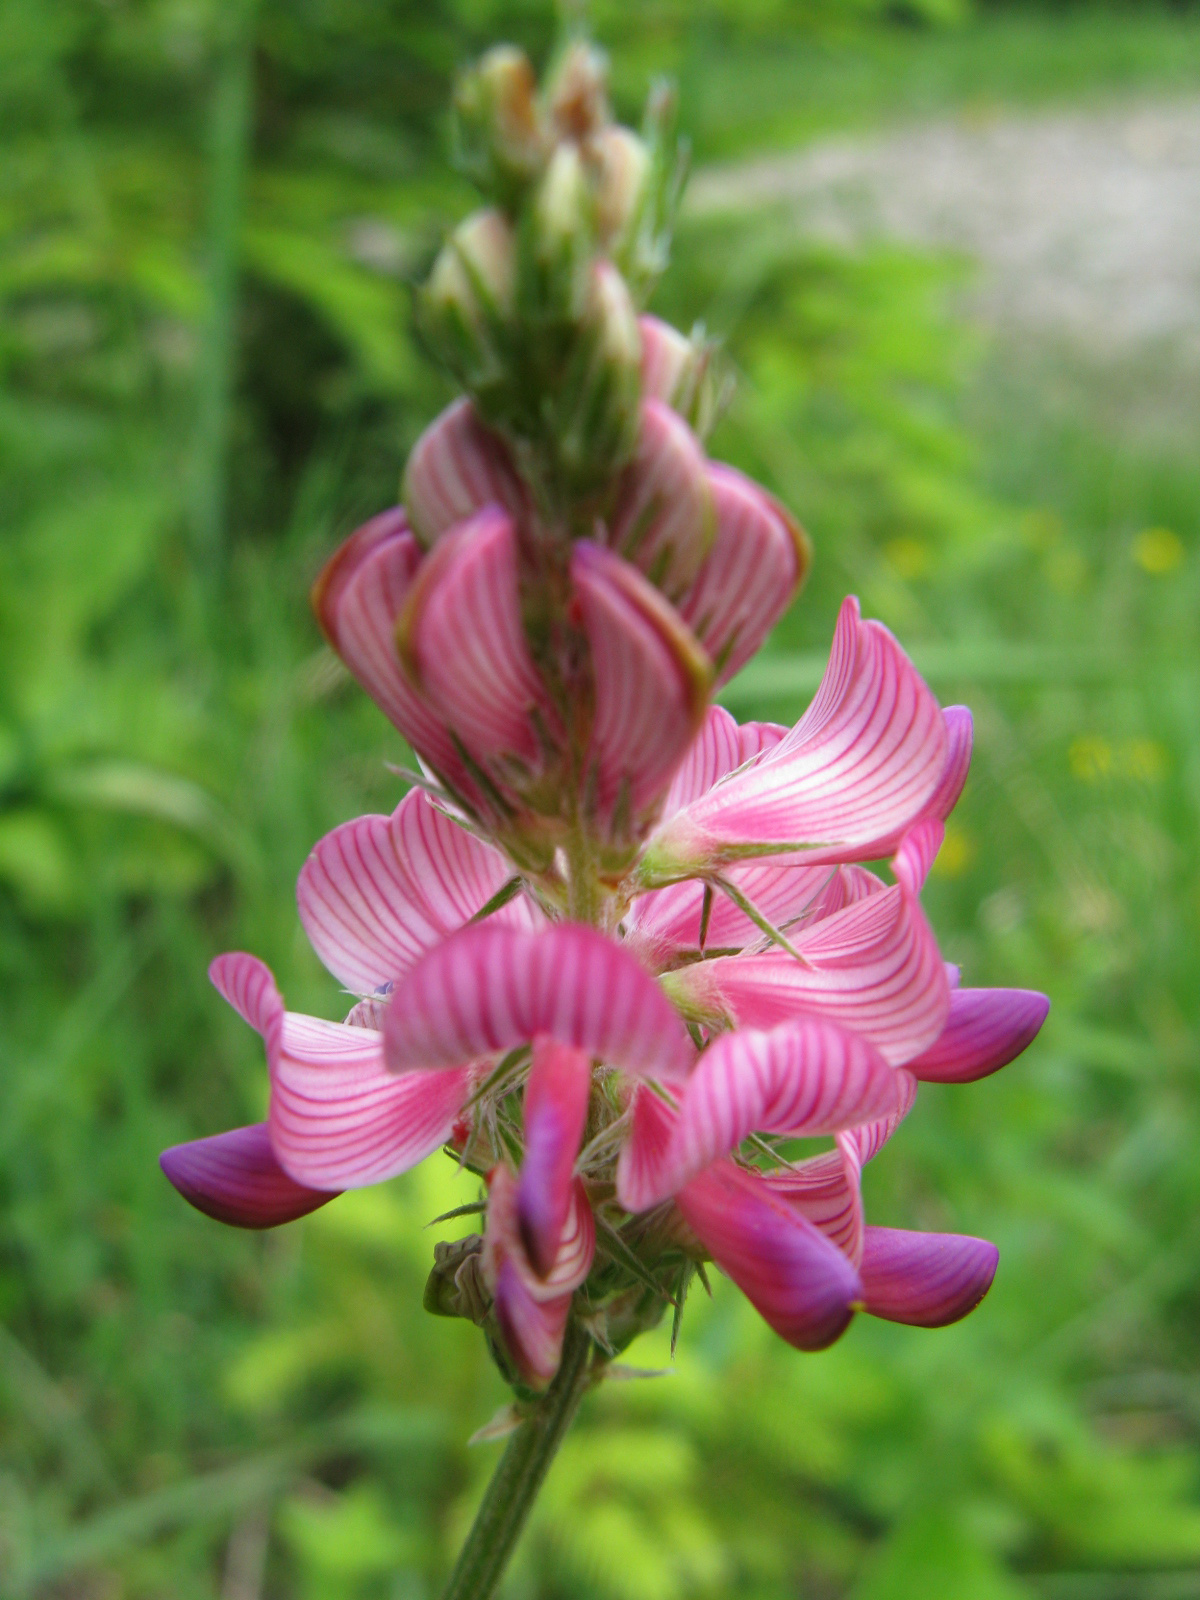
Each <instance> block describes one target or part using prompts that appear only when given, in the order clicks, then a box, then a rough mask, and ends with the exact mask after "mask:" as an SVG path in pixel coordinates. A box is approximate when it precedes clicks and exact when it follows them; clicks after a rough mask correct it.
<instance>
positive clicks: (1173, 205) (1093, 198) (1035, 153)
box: [689, 100, 1200, 365]
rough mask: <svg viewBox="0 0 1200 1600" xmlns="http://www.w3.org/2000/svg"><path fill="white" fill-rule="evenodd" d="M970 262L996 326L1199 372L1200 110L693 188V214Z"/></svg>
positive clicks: (1194, 106) (828, 148) (943, 144)
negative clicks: (1147, 353) (775, 215)
mask: <svg viewBox="0 0 1200 1600" xmlns="http://www.w3.org/2000/svg"><path fill="white" fill-rule="evenodd" d="M764 205H778V206H781V207H784V208H786V209H787V210H789V211H791V212H793V213H794V214H795V215H796V218H797V220H798V222H800V223H801V225H802V226H803V227H804V228H805V229H806V230H807V231H810V232H811V233H812V234H814V235H815V236H817V237H819V238H822V239H829V240H834V241H837V242H841V243H848V244H854V243H857V242H860V241H862V240H865V239H869V238H871V237H879V236H886V237H893V238H899V239H904V240H909V241H912V242H914V243H918V244H924V245H933V246H941V247H948V248H951V249H956V250H962V251H964V252H965V253H967V254H968V255H970V256H973V257H975V258H976V259H977V260H978V261H979V263H980V265H981V268H982V271H981V274H980V279H979V285H978V291H977V293H978V303H979V305H980V307H981V309H982V310H983V311H984V312H985V313H986V314H987V315H989V316H990V317H992V318H994V319H997V320H1002V321H1006V322H1010V323H1011V322H1014V321H1015V322H1018V323H1020V324H1022V325H1024V326H1025V327H1027V328H1031V329H1033V330H1036V331H1039V332H1042V333H1048V332H1054V333H1063V332H1065V333H1067V334H1069V335H1073V336H1075V337H1077V338H1079V339H1081V340H1082V341H1083V342H1084V343H1085V344H1086V345H1087V346H1088V347H1089V348H1091V349H1093V350H1094V351H1096V352H1097V353H1101V352H1105V351H1109V352H1112V353H1114V354H1117V353H1122V352H1128V351H1130V350H1132V349H1137V348H1141V347H1145V346H1146V345H1147V344H1148V343H1159V344H1166V343H1169V344H1170V345H1171V347H1172V348H1173V349H1174V350H1175V351H1176V353H1183V354H1185V355H1186V357H1187V360H1188V363H1189V365H1190V364H1191V362H1192V361H1193V360H1196V361H1200V101H1196V100H1188V101H1182V102H1174V103H1170V102H1168V103H1165V104H1164V103H1156V104H1153V105H1148V104H1139V105H1129V106H1125V107H1120V108H1110V109H1108V110H1103V111H1071V112H1065V113H1059V114H1055V115H1044V114H1040V115H1033V114H1030V115H1029V116H1022V117H1015V116H1012V115H1005V116H997V117H996V118H994V119H990V120H983V119H976V120H973V121H969V120H960V121H955V122H944V123H936V124H932V125H927V126H923V127H909V128H899V129H896V130H894V131H892V132H889V133H887V134H886V135H879V136H875V137H863V138H854V139H838V140H829V141H825V142H822V143H820V144H815V145H812V146H810V147H809V148H807V149H805V150H803V151H801V152H799V153H797V154H794V155H787V156H780V157H772V158H769V159H764V160H760V161H755V162H752V163H749V164H745V165H740V166H737V167H727V168H709V169H707V170H705V171H703V172H699V173H697V174H696V177H695V179H694V180H693V183H692V186H691V189H690V191H689V207H690V209H691V210H693V211H694V212H701V211H737V210H744V209H750V208H759V207H762V206H764Z"/></svg>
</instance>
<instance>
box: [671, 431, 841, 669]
mask: <svg viewBox="0 0 1200 1600" xmlns="http://www.w3.org/2000/svg"><path fill="white" fill-rule="evenodd" d="M708 483H709V489H710V491H711V493H712V498H713V509H714V513H715V516H716V537H715V538H714V540H713V546H712V549H711V550H710V551H709V553H708V556H707V557H706V559H705V562H704V565H703V566H702V567H701V569H700V571H699V573H698V574H697V576H696V579H695V582H694V583H693V584H692V585H691V587H690V588H689V589H688V592H687V593H686V594H685V595H684V596H683V597H682V599H681V600H680V602H679V612H680V615H681V616H682V617H683V620H684V621H685V622H686V623H687V624H688V626H689V627H690V628H691V630H692V632H693V633H694V634H695V635H696V637H697V639H699V641H700V643H701V644H702V645H703V646H704V648H705V649H706V650H707V651H708V653H709V655H710V656H711V657H712V660H713V664H714V666H715V667H716V672H717V682H718V683H719V684H720V683H727V682H728V681H729V679H730V678H732V677H733V675H734V673H736V672H740V671H741V669H742V667H744V666H745V664H746V662H747V661H749V660H750V657H751V656H753V655H754V654H755V653H756V652H757V651H758V649H759V648H760V646H761V645H762V643H763V641H764V639H765V638H766V637H767V635H768V633H770V631H771V629H772V628H773V627H774V626H775V624H776V623H777V622H778V621H779V619H780V617H781V616H782V615H783V613H784V612H785V611H786V610H787V608H788V606H789V605H790V604H791V603H792V600H793V599H794V598H795V596H796V593H797V591H798V590H799V588H800V586H801V584H802V583H803V582H804V579H805V577H806V576H807V575H808V568H809V563H810V561H811V560H812V547H811V545H810V544H809V542H808V536H807V534H806V533H805V532H804V529H803V528H802V527H801V526H800V524H799V523H798V522H797V521H796V520H795V519H794V518H793V517H792V516H791V515H790V514H789V513H788V512H787V511H786V510H785V509H784V508H783V506H781V505H780V503H779V502H778V501H777V500H776V499H774V498H773V497H772V496H771V495H769V494H768V493H767V492H766V490H765V489H760V488H759V486H758V485H757V484H756V483H752V482H751V480H750V479H749V478H746V477H743V475H742V474H741V473H740V472H736V471H735V470H734V469H733V468H732V467H726V466H723V465H721V464H720V463H719V462H709V464H708Z"/></svg>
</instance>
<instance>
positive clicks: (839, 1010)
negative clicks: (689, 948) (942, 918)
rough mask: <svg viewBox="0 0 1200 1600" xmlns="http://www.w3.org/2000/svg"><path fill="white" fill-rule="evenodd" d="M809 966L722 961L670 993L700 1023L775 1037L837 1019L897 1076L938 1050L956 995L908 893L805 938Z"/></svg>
mask: <svg viewBox="0 0 1200 1600" xmlns="http://www.w3.org/2000/svg"><path fill="white" fill-rule="evenodd" d="M792 942H793V945H794V946H795V948H796V949H797V950H798V951H799V953H800V955H801V956H802V957H803V961H797V960H796V959H795V958H794V957H792V956H791V955H789V954H787V952H786V951H783V950H780V949H778V948H771V949H769V950H766V951H763V952H761V953H753V952H751V953H747V954H743V955H737V956H718V957H716V958H715V959H713V960H711V961H699V962H696V963H695V964H693V965H691V966H686V967H682V968H680V969H679V970H678V971H675V972H669V973H667V974H666V975H665V976H664V978H663V980H662V981H663V984H664V987H666V988H667V990H668V991H669V993H670V994H671V997H672V999H674V1000H675V1001H676V1003H677V1004H679V1005H681V1006H682V1007H683V1008H684V1010H685V1011H687V1012H690V1013H691V1014H692V1015H694V1016H697V1017H698V1018H699V1019H700V1020H704V1019H705V1018H712V1019H714V1020H718V1019H726V1020H728V1021H730V1022H732V1023H733V1024H734V1025H735V1026H736V1027H739V1028H773V1027H775V1026H777V1025H778V1024H779V1023H781V1022H786V1021H788V1020H790V1019H791V1018H793V1017H799V1016H819V1017H827V1018H828V1019H829V1020H830V1021H832V1022H836V1023H838V1024H839V1026H841V1027H843V1028H846V1029H848V1030H849V1031H850V1032H851V1033H858V1034H861V1035H862V1036H863V1037H864V1038H865V1039H868V1040H870V1042H871V1043H872V1044H873V1045H874V1046H875V1047H876V1049H877V1050H879V1051H880V1053H881V1054H882V1055H883V1057H884V1058H885V1060H887V1061H889V1062H891V1064H892V1065H893V1066H899V1065H903V1064H904V1063H905V1062H907V1061H910V1060H912V1059H913V1058H914V1057H915V1056H918V1055H920V1054H921V1052H922V1051H923V1050H926V1049H928V1047H929V1046H930V1045H931V1044H932V1043H933V1042H934V1040H935V1039H936V1038H937V1037H938V1035H939V1034H940V1033H941V1031H942V1028H943V1026H944V1025H945V1021H946V1016H947V1014H948V1012H949V1009H950V991H949V985H948V983H947V981H946V973H945V968H944V967H943V965H942V961H941V957H940V955H939V954H938V948H937V943H936V941H935V940H934V937H933V932H932V930H931V929H930V927H929V924H928V923H927V922H926V920H925V917H924V915H923V914H922V912H921V908H920V905H919V904H918V902H917V901H916V899H915V897H914V896H912V895H910V894H909V893H908V892H907V891H906V890H905V889H904V888H903V886H902V885H896V886H895V887H894V888H891V889H884V890H882V891H881V892H879V893H877V894H872V895H868V896H867V897H866V898H865V899H862V900H858V901H855V903H854V904H853V905H849V906H847V907H845V909H844V910H842V911H839V912H837V913H836V914H835V915H833V916H831V917H826V918H825V919H824V920H823V921H820V922H817V923H814V924H812V925H811V926H810V927H808V928H805V929H803V930H801V931H800V932H799V933H798V934H797V935H796V937H795V939H794V940H793V941H792Z"/></svg>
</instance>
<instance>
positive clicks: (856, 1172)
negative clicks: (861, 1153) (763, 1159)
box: [763, 1138, 863, 1266]
mask: <svg viewBox="0 0 1200 1600" xmlns="http://www.w3.org/2000/svg"><path fill="white" fill-rule="evenodd" d="M861 1176H862V1168H861V1166H860V1164H859V1160H858V1152H857V1150H856V1149H855V1148H854V1146H853V1145H852V1144H851V1143H850V1141H848V1140H846V1139H844V1138H841V1139H839V1140H838V1144H837V1148H836V1149H835V1150H825V1151H822V1153H821V1154H820V1155H819V1156H810V1157H809V1159H808V1160H807V1161H798V1162H796V1163H795V1165H793V1166H791V1167H779V1168H777V1169H776V1170H775V1171H774V1172H767V1173H764V1174H763V1178H764V1181H765V1182H766V1184H767V1185H768V1187H769V1188H770V1189H771V1191H772V1193H774V1194H776V1195H778V1197H779V1198H780V1199H781V1200H783V1201H785V1202H786V1204H788V1205H789V1206H794V1207H795V1208H796V1210H797V1211H799V1212H800V1213H801V1214H802V1215H803V1216H806V1217H807V1218H808V1220H809V1221H810V1222H811V1223H812V1224H813V1226H814V1227H816V1228H819V1229H820V1230H821V1232H822V1233H823V1234H824V1235H825V1237H826V1238H827V1239H828V1240H829V1241H830V1243H831V1244H835V1245H836V1246H837V1247H838V1249H839V1250H840V1251H841V1252H842V1254H843V1255H844V1256H846V1258H847V1259H848V1260H849V1261H850V1262H851V1264H852V1265H854V1266H857V1265H858V1262H859V1260H860V1259H861V1257H862V1240H863V1203H862V1189H861V1188H860V1186H859V1180H860V1178H861Z"/></svg>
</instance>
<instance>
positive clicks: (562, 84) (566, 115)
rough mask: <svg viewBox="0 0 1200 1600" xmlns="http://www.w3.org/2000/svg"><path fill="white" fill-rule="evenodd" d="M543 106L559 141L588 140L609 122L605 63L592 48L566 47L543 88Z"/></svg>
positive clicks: (601, 54)
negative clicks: (544, 101)
mask: <svg viewBox="0 0 1200 1600" xmlns="http://www.w3.org/2000/svg"><path fill="white" fill-rule="evenodd" d="M546 104H547V109H548V110H549V113H550V119H551V122H552V123H553V125H554V131H555V133H556V134H557V135H558V137H559V138H560V139H588V138H590V137H591V136H592V135H593V134H594V133H598V132H599V131H600V129H601V128H603V127H606V126H607V124H608V123H609V122H610V121H611V120H612V113H611V111H610V110H609V105H608V59H607V57H606V56H605V55H604V52H603V51H602V50H597V49H596V47H595V46H594V45H590V44H585V43H584V42H583V41H582V40H576V42H575V43H574V44H571V45H568V47H567V49H566V50H565V51H564V52H563V54H562V56H561V57H560V59H559V61H558V64H557V66H556V67H555V68H554V70H553V72H552V73H551V76H550V81H549V83H548V84H547V86H546Z"/></svg>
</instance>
